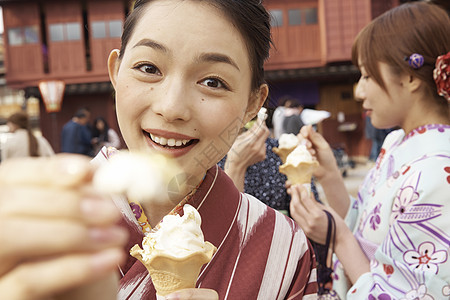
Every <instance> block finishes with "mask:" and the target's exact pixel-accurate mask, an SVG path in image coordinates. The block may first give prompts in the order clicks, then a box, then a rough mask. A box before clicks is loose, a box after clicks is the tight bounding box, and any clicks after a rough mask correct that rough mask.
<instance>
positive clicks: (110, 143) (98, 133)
mask: <svg viewBox="0 0 450 300" xmlns="http://www.w3.org/2000/svg"><path fill="white" fill-rule="evenodd" d="M120 144H121V143H120V137H119V135H118V134H117V132H116V131H115V130H114V129H112V128H110V127H109V125H108V122H106V120H105V119H104V118H102V117H97V118H95V120H94V124H93V126H92V146H93V148H94V153H98V152H99V151H100V149H102V148H103V147H114V148H117V149H120V148H121V145H120Z"/></svg>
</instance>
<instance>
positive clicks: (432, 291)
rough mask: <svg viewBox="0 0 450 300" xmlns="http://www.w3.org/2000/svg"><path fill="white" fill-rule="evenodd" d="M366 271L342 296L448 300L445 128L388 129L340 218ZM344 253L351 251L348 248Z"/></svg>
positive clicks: (449, 199) (344, 285)
mask: <svg viewBox="0 0 450 300" xmlns="http://www.w3.org/2000/svg"><path fill="white" fill-rule="evenodd" d="M346 222H347V225H348V226H349V227H350V229H351V230H352V231H353V234H354V235H355V237H356V239H357V240H358V242H359V244H360V246H361V249H362V250H363V251H364V253H365V254H366V256H367V257H368V258H369V259H370V272H367V273H365V274H363V275H362V276H361V277H360V278H359V279H358V280H357V281H356V282H355V284H354V285H353V286H350V285H349V284H348V282H347V279H346V277H345V275H344V272H343V269H342V265H341V264H340V263H339V261H338V260H335V270H336V273H335V281H334V289H335V290H336V291H338V293H339V294H340V296H341V298H343V299H370V300H372V299H374V300H375V299H381V300H390V299H427V300H429V299H450V260H449V251H450V250H449V249H450V126H448V125H440V124H434V125H426V126H423V127H419V128H417V129H415V130H413V131H412V132H411V133H409V134H408V135H407V136H405V133H404V131H403V130H397V131H394V132H392V133H390V134H389V135H388V136H387V138H386V140H385V142H384V144H383V147H382V150H381V152H380V155H379V157H378V159H377V161H376V164H375V166H374V168H373V169H372V170H371V171H370V172H369V173H368V175H367V177H366V179H365V181H364V183H363V184H362V186H361V187H360V190H359V193H358V198H357V199H352V202H351V203H350V207H349V211H348V213H347V216H346ZM348 255H351V253H348Z"/></svg>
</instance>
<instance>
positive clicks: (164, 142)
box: [150, 134, 189, 147]
mask: <svg viewBox="0 0 450 300" xmlns="http://www.w3.org/2000/svg"><path fill="white" fill-rule="evenodd" d="M150 137H151V139H152V140H153V141H154V142H155V143H157V144H160V145H161V146H169V147H174V146H177V147H179V146H181V145H186V144H187V143H189V140H175V139H166V138H163V137H159V136H155V135H153V134H150Z"/></svg>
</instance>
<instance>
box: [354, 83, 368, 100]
mask: <svg viewBox="0 0 450 300" xmlns="http://www.w3.org/2000/svg"><path fill="white" fill-rule="evenodd" d="M363 85H364V84H363V82H361V79H360V80H359V81H358V83H357V84H356V86H355V90H354V97H355V100H356V101H364V99H365V98H366V93H365V91H364V87H363Z"/></svg>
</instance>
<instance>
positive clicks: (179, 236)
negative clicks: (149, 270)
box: [135, 204, 209, 264]
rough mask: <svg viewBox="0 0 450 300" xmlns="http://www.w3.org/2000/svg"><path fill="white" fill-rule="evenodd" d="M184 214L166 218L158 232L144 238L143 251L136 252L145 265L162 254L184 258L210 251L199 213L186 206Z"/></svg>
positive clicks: (159, 226)
mask: <svg viewBox="0 0 450 300" xmlns="http://www.w3.org/2000/svg"><path fill="white" fill-rule="evenodd" d="M183 212H184V214H183V216H180V215H176V214H175V215H167V216H165V217H164V218H163V220H162V222H161V223H160V224H159V225H158V228H157V230H153V231H152V232H150V233H149V234H148V235H147V236H146V237H145V238H144V241H143V242H142V247H143V249H142V250H138V251H137V252H136V253H138V254H139V255H141V256H142V262H143V263H144V264H145V263H146V262H148V261H149V260H150V259H151V258H152V257H153V256H155V255H157V254H158V253H160V252H164V253H165V254H167V255H170V256H173V257H178V258H182V257H186V256H188V255H190V254H192V253H194V252H199V251H200V252H204V251H206V250H208V249H209V248H208V244H207V243H205V240H204V237H203V232H202V229H201V228H200V226H201V223H202V221H201V217H200V214H199V213H198V211H197V210H196V209H195V208H194V207H192V206H191V205H189V204H185V205H184V206H183ZM135 247H136V246H135ZM137 247H139V246H137Z"/></svg>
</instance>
